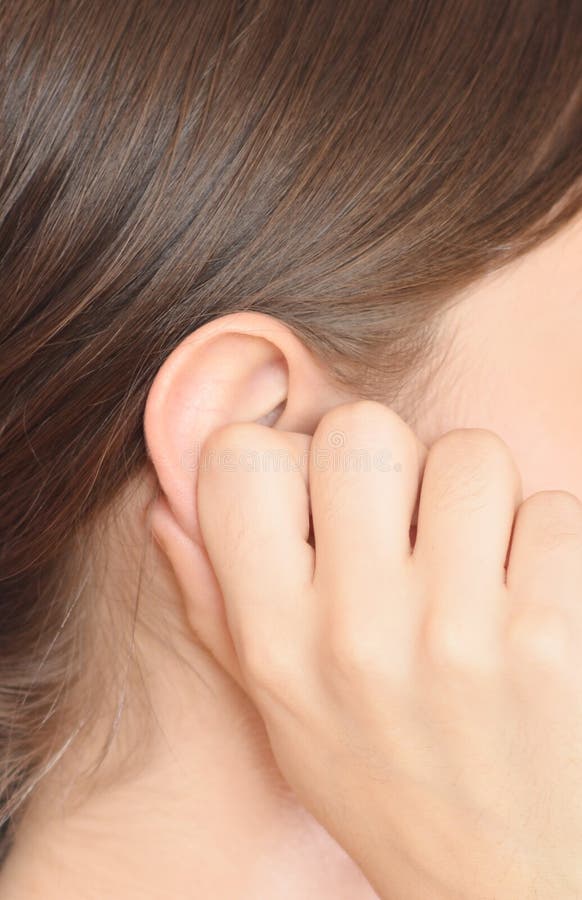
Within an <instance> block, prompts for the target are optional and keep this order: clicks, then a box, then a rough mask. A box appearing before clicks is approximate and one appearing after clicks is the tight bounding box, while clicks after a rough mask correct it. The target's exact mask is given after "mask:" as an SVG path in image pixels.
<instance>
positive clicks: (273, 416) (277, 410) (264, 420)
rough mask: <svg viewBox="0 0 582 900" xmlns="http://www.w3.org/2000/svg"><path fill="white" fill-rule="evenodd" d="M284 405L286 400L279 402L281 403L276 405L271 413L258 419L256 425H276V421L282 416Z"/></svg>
mask: <svg viewBox="0 0 582 900" xmlns="http://www.w3.org/2000/svg"><path fill="white" fill-rule="evenodd" d="M286 405H287V399H285V400H281V402H280V403H278V404H277V406H275V407H273V409H272V410H271V412H268V413H265V415H264V416H261V417H260V418H259V419H257V420H256V422H257V425H268V426H271V425H275V424H276V423H277V421H278V420H279V419H280V418H281V416H282V415H283V412H284V410H285V407H286Z"/></svg>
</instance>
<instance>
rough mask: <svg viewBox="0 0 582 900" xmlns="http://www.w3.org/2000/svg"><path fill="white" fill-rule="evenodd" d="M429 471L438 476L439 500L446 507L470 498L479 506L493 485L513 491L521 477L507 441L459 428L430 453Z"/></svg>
mask: <svg viewBox="0 0 582 900" xmlns="http://www.w3.org/2000/svg"><path fill="white" fill-rule="evenodd" d="M426 471H427V473H428V472H430V473H431V474H432V475H433V476H436V477H435V478H434V481H433V484H434V487H435V501H436V503H437V504H438V505H439V506H441V507H443V508H448V507H449V506H453V505H455V504H456V503H457V502H458V501H459V500H460V499H463V500H465V501H466V500H467V499H469V498H473V501H474V502H475V504H477V505H478V504H479V502H480V501H482V498H483V494H484V493H485V492H486V490H487V489H488V488H490V487H491V486H495V485H498V484H502V485H505V486H506V487H507V486H511V487H512V488H513V487H514V486H515V485H516V484H517V483H518V478H519V475H518V472H517V467H516V464H515V460H514V459H513V456H512V453H511V451H510V449H509V447H508V446H507V444H506V443H505V441H504V440H503V439H502V438H501V437H500V436H499V435H497V434H496V433H495V432H493V431H489V430H487V429H484V428H456V429H453V430H452V431H449V432H447V433H446V434H443V435H441V436H440V437H439V438H437V440H436V441H435V442H434V444H433V445H432V446H431V448H430V450H429V453H428V459H427V463H426Z"/></svg>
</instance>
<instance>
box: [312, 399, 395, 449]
mask: <svg viewBox="0 0 582 900" xmlns="http://www.w3.org/2000/svg"><path fill="white" fill-rule="evenodd" d="M378 428H380V429H383V430H386V429H389V430H391V431H394V429H398V431H399V432H400V431H401V430H402V429H405V430H408V426H407V425H406V424H405V423H404V422H403V420H402V419H401V418H400V416H398V414H397V413H396V412H394V410H392V409H390V408H389V407H387V406H385V405H384V404H383V403H379V402H377V401H376V400H355V401H353V402H351V403H343V404H341V405H339V406H335V407H334V408H333V409H330V410H329V411H328V412H327V413H325V415H324V416H322V418H321V420H320V422H319V424H318V426H317V429H316V432H315V435H314V441H315V442H316V443H323V444H328V443H329V435H330V434H331V435H337V436H344V437H346V438H347V437H348V436H350V435H358V436H361V435H369V434H370V433H371V432H372V431H376V430H377V429H378Z"/></svg>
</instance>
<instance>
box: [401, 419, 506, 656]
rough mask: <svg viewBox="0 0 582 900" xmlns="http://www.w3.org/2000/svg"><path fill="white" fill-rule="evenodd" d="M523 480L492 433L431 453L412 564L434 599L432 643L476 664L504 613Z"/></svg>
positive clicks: (456, 437) (464, 432) (461, 432)
mask: <svg viewBox="0 0 582 900" xmlns="http://www.w3.org/2000/svg"><path fill="white" fill-rule="evenodd" d="M520 498H521V481H520V476H519V473H518V470H517V467H516V465H515V462H514V460H513V458H512V456H511V453H510V451H509V449H508V447H507V445H506V444H505V443H504V442H503V441H502V440H501V438H499V437H497V435H495V434H494V433H493V432H490V431H486V430H483V429H469V428H468V429H457V430H455V431H450V432H448V433H447V434H445V435H443V436H442V437H441V438H439V439H438V440H437V441H436V442H435V443H434V444H433V445H432V447H431V448H430V450H429V453H428V458H427V461H426V466H425V470H424V478H423V484H422V490H421V496H420V505H419V516H418V533H417V539H416V544H415V548H414V559H415V563H416V564H417V565H418V567H419V569H420V570H421V572H422V573H423V576H424V580H425V593H426V597H427V600H428V610H427V636H428V640H429V641H431V642H433V643H435V642H436V644H437V645H438V646H440V648H441V650H443V652H445V653H450V654H451V655H457V656H459V657H463V656H466V657H468V658H471V659H472V660H474V661H478V659H479V656H480V654H481V653H482V652H489V651H490V650H491V649H492V648H493V645H494V643H495V641H496V639H497V638H498V635H499V626H500V622H501V620H502V617H503V616H504V614H505V610H504V608H503V607H504V600H503V586H504V576H505V570H504V563H505V560H506V556H507V548H508V545H509V540H510V535H511V528H512V523H513V518H514V514H515V509H516V507H517V505H518V503H519V501H520Z"/></svg>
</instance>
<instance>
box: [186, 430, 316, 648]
mask: <svg viewBox="0 0 582 900" xmlns="http://www.w3.org/2000/svg"><path fill="white" fill-rule="evenodd" d="M308 446H309V437H308V436H307V435H300V434H290V433H284V432H280V431H277V430H274V429H272V428H268V427H266V426H263V425H255V424H236V425H231V426H227V427H226V428H221V429H218V430H217V431H216V432H214V434H213V435H212V436H211V438H210V439H209V441H208V442H207V443H206V444H205V447H204V452H203V455H202V459H201V466H200V473H199V480H198V497H197V500H198V512H199V517H200V527H201V531H202V535H203V539H204V543H205V546H206V549H207V552H208V555H209V557H210V560H211V562H212V565H213V568H214V570H215V572H216V575H217V577H218V580H219V582H220V585H221V589H222V591H223V594H224V598H225V605H226V612H227V618H228V622H229V626H230V628H231V631H232V635H233V639H234V641H235V645H236V647H237V651H238V652H239V656H241V657H242V659H241V661H244V657H245V656H248V654H252V653H254V652H255V649H254V648H256V652H257V653H264V652H267V650H268V648H269V646H271V647H272V646H274V645H280V643H281V640H280V636H281V634H282V633H286V629H291V628H299V627H300V626H301V623H302V620H305V619H306V618H307V613H306V610H305V608H304V604H305V602H306V601H307V596H306V595H307V591H308V588H309V586H310V584H311V578H312V574H313V549H312V547H311V546H310V544H309V543H308V536H309V503H308V493H307V485H306V479H307V449H308ZM302 601H303V602H302ZM287 633H290V632H287Z"/></svg>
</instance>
